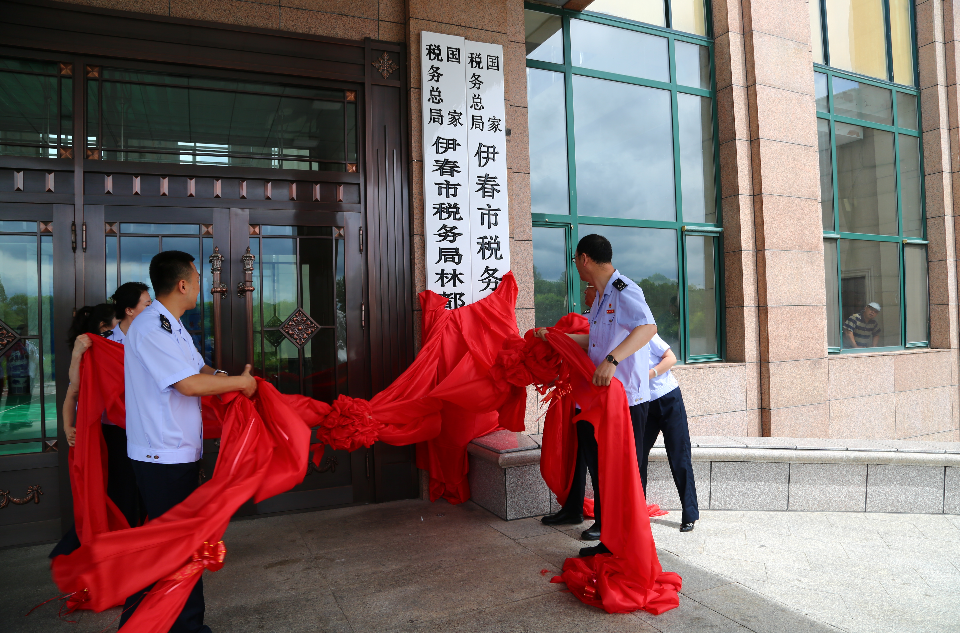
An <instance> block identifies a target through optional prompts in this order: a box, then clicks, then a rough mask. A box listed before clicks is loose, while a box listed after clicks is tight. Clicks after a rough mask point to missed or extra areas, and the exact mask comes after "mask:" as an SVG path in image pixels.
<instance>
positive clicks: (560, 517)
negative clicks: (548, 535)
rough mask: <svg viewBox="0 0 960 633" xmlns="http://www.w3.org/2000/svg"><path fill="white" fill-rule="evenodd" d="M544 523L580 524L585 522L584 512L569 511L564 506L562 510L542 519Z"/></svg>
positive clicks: (541, 521)
mask: <svg viewBox="0 0 960 633" xmlns="http://www.w3.org/2000/svg"><path fill="white" fill-rule="evenodd" d="M540 523H543V524H544V525H578V524H580V523H583V514H582V513H580V512H568V511H567V510H564V509H563V508H561V509H560V512H555V513H553V514H548V515H546V516H545V517H543V518H541V519H540Z"/></svg>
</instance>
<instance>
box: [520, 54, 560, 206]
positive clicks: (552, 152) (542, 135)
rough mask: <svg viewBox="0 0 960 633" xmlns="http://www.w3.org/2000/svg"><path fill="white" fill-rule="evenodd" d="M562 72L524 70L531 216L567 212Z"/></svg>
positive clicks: (534, 69)
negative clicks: (532, 213)
mask: <svg viewBox="0 0 960 633" xmlns="http://www.w3.org/2000/svg"><path fill="white" fill-rule="evenodd" d="M564 95H565V90H564V84H563V73H555V72H550V71H548V70H537V69H536V68H528V69H527V106H528V109H527V112H528V117H529V122H528V124H527V125H528V129H529V133H530V198H531V206H532V211H533V212H534V213H563V214H566V213H569V212H570V207H569V202H570V200H569V192H568V184H567V122H566V114H564V112H565V109H566V101H565V96H564Z"/></svg>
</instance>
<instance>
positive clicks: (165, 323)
mask: <svg viewBox="0 0 960 633" xmlns="http://www.w3.org/2000/svg"><path fill="white" fill-rule="evenodd" d="M160 327H162V328H163V329H165V330H166V331H167V333H168V334H173V327H172V326H171V325H170V319H168V318H167V317H165V316H164V315H162V314H161V315H160Z"/></svg>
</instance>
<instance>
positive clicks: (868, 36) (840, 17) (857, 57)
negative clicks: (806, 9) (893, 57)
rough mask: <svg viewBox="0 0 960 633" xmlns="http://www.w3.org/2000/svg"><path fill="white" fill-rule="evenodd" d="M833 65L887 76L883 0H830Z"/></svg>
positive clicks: (881, 77)
mask: <svg viewBox="0 0 960 633" xmlns="http://www.w3.org/2000/svg"><path fill="white" fill-rule="evenodd" d="M826 3H827V37H828V38H829V43H828V46H829V51H830V65H831V66H836V67H837V68H843V69H844V70H852V71H853V72H855V73H860V74H863V75H868V76H870V77H879V78H880V79H886V78H887V55H886V43H885V39H886V38H885V37H884V28H883V2H882V0H826Z"/></svg>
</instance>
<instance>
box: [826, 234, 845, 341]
mask: <svg viewBox="0 0 960 633" xmlns="http://www.w3.org/2000/svg"><path fill="white" fill-rule="evenodd" d="M838 272H839V271H838V268H837V240H824V241H823V276H824V280H825V281H826V289H827V347H832V348H834V349H837V348H839V347H842V345H843V343H842V342H841V335H840V284H839V277H838V276H837V274H838Z"/></svg>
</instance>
